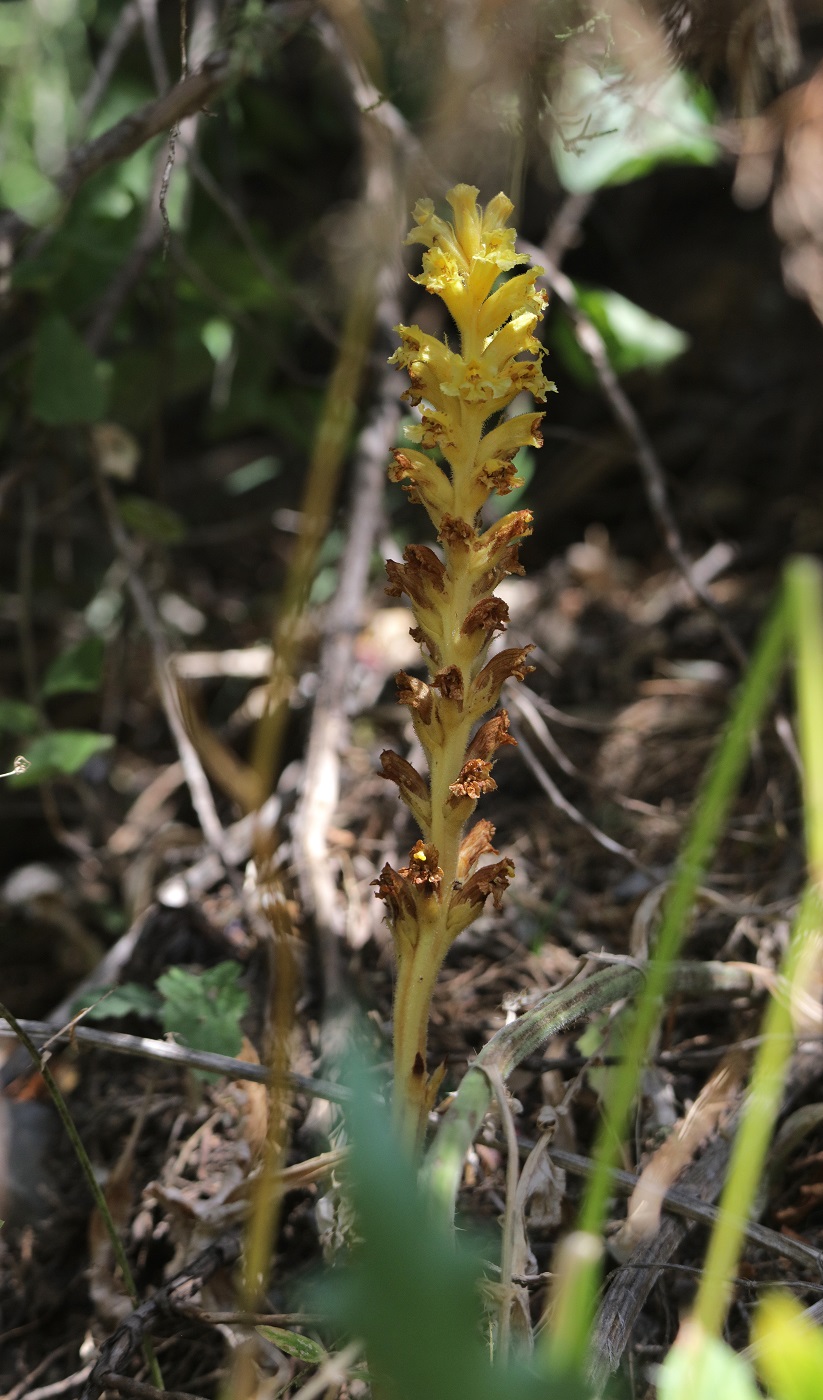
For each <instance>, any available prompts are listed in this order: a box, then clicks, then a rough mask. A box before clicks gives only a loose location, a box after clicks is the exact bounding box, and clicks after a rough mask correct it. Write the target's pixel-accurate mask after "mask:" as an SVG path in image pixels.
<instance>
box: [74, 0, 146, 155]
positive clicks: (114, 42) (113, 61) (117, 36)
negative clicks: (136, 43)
mask: <svg viewBox="0 0 823 1400" xmlns="http://www.w3.org/2000/svg"><path fill="white" fill-rule="evenodd" d="M139 23H140V6H139V4H138V0H129V3H128V4H126V5H124V6H123V8H122V10H121V11H120V14H119V15H118V16H117V22H116V24H115V26H114V28H113V29H112V31H111V34H110V35H109V37H108V39H107V40H106V42H105V44H104V46H103V49H102V51H101V53H100V57H99V58H98V60H97V67H96V68H95V70H94V73H93V74H92V77H91V81H90V82H89V85H88V87H87V88H86V91H85V92H84V93H83V96H82V97H81V98H80V101H79V102H78V104H77V114H78V116H79V118H80V122H81V125H82V126H83V128H85V127H87V126H88V124H89V122H90V121H91V119H92V117H93V116H94V114H95V112H96V111H97V108H98V106H99V105H100V102H101V100H102V98H103V95H104V93H105V91H106V88H107V87H108V85H109V83H110V82H111V80H112V78H113V77H114V74H115V72H116V71H117V65H118V63H119V62H120V59H121V58H122V56H123V54H124V52H125V50H126V48H127V47H128V44H129V41H130V40H131V37H132V35H133V34H134V31H135V30H136V28H137V26H138V24H139Z"/></svg>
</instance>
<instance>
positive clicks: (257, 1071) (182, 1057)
mask: <svg viewBox="0 0 823 1400" xmlns="http://www.w3.org/2000/svg"><path fill="white" fill-rule="evenodd" d="M0 1018H2V1019H5V1020H8V1021H9V1026H12V1024H14V1025H17V1026H19V1027H20V1028H21V1030H22V1031H23V1032H24V1033H25V1035H26V1036H27V1037H28V1038H29V1039H30V1041H31V1043H32V1048H34V1046H36V1045H37V1044H38V1043H42V1042H43V1041H46V1040H48V1041H52V1040H54V1041H55V1042H65V1043H71V1042H72V1041H78V1042H79V1043H80V1044H81V1045H88V1046H90V1047H91V1048H93V1049H96V1050H108V1051H110V1052H111V1053H112V1054H113V1055H131V1056H133V1057H135V1058H137V1059H141V1060H162V1061H163V1062H164V1063H165V1064H171V1065H180V1066H181V1068H187V1069H199V1070H205V1071H206V1072H207V1073H209V1074H221V1075H224V1076H225V1077H226V1078H227V1079H241V1080H242V1079H248V1080H251V1081H252V1082H253V1083H255V1084H269V1083H271V1071H270V1070H269V1069H268V1068H267V1067H266V1066H265V1065H255V1064H250V1063H248V1062H247V1061H246V1060H234V1059H232V1058H231V1056H230V1055H215V1054H212V1052H211V1051H209V1050H190V1049H189V1048H188V1047H187V1046H185V1045H175V1044H174V1042H173V1041H168V1040H152V1039H151V1038H150V1037H148V1036H140V1035H126V1034H125V1033H123V1032H121V1031H97V1030H94V1029H93V1028H92V1027H90V1026H74V1027H73V1028H72V1029H70V1030H63V1031H55V1028H54V1026H53V1025H50V1024H48V1022H44V1021H17V1022H14V1023H12V1021H11V1020H9V1017H8V1016H7V1014H6V1012H5V1011H0ZM16 1034H17V1032H16V1031H15V1030H7V1029H6V1028H5V1027H4V1026H2V1025H0V1039H4V1038H8V1037H10V1036H11V1035H16ZM35 1053H36V1052H35ZM33 1058H34V1057H33ZM35 1063H39V1062H38V1061H37V1060H35ZM285 1077H286V1079H287V1080H288V1083H289V1084H290V1085H291V1087H292V1089H293V1090H294V1091H295V1092H296V1093H299V1094H308V1095H310V1096H311V1097H312V1098H319V1099H329V1100H330V1101H331V1102H332V1103H340V1104H345V1103H349V1101H350V1099H351V1091H350V1090H349V1089H345V1088H343V1087H342V1086H341V1085H340V1084H332V1083H331V1082H330V1081H328V1080H325V1079H311V1078H309V1076H308V1075H304V1074H295V1073H294V1071H293V1070H289V1071H288V1073H287V1075H286V1076H285Z"/></svg>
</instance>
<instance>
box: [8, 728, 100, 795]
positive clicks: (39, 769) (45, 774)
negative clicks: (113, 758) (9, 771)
mask: <svg viewBox="0 0 823 1400" xmlns="http://www.w3.org/2000/svg"><path fill="white" fill-rule="evenodd" d="M113 743H114V739H113V738H112V736H111V734H96V733H94V732H93V731H92V730H90V729H58V730H55V732H54V733H53V734H41V735H40V736H39V737H38V738H37V739H32V741H31V743H29V744H27V745H26V753H25V757H26V758H27V760H28V763H29V767H28V768H27V770H26V771H25V773H16V774H15V775H14V777H12V778H9V783H10V784H11V785H12V786H14V787H34V786H35V785H36V784H37V783H44V782H48V780H49V779H50V778H56V777H59V776H60V775H61V774H63V775H65V774H70V773H77V772H79V771H80V769H81V768H82V767H83V765H84V764H86V763H88V761H89V759H90V758H93V757H94V755H95V754H98V753H104V752H105V750H106V749H110V748H111V747H112V745H113Z"/></svg>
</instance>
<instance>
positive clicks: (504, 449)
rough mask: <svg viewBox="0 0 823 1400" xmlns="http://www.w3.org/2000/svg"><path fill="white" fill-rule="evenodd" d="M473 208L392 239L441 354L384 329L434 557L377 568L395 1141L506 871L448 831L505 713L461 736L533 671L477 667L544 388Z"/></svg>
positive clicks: (522, 666) (491, 622)
mask: <svg viewBox="0 0 823 1400" xmlns="http://www.w3.org/2000/svg"><path fill="white" fill-rule="evenodd" d="M477 195H478V191H477V190H476V189H475V188H474V187H473V186H471V185H456V186H455V188H454V189H453V190H451V191H450V192H449V193H448V194H447V196H446V198H447V200H448V202H449V204H450V205H451V208H452V211H453V214H454V222H453V223H447V222H446V221H445V220H443V219H441V218H439V217H438V216H437V215H436V214H435V212H434V206H433V204H432V202H431V200H428V199H424V200H420V201H419V203H418V204H417V206H416V207H415V210H414V219H415V223H416V227H415V228H414V229H413V230H412V232H411V233H410V234H409V236H408V238H407V240H406V241H407V243H411V244H413V243H422V244H423V246H424V248H425V252H424V253H423V272H422V274H421V275H420V276H419V277H415V278H413V280H414V281H415V282H418V283H419V284H420V285H421V286H423V287H425V288H426V290H427V291H428V292H431V293H432V294H433V295H435V296H439V297H441V298H442V300H443V301H444V302H445V304H446V307H447V309H448V311H449V313H450V314H451V316H452V319H453V320H454V322H455V324H456V326H457V329H458V331H459V334H460V350H459V352H456V351H453V350H451V349H449V347H448V345H447V344H444V343H441V342H440V341H439V340H436V339H435V338H434V337H433V336H431V335H427V334H426V333H425V332H424V331H422V330H421V329H420V327H419V326H398V327H397V331H398V334H399V336H400V339H401V345H400V348H399V349H398V350H397V351H396V352H395V354H394V355H393V356H392V359H391V361H390V363H393V364H396V365H398V366H399V367H402V368H403V369H405V370H407V371H408V375H409V379H410V381H411V387H410V388H409V389H408V390H407V391H406V393H405V395H404V397H405V398H406V399H408V401H409V402H410V403H412V404H413V405H418V404H422V405H423V408H422V414H421V421H420V423H419V424H416V425H414V426H412V427H410V428H407V430H406V434H407V437H408V438H409V439H410V440H411V441H412V442H416V443H418V444H419V445H420V447H421V448H426V449H428V451H418V450H415V449H414V448H411V447H409V448H406V449H403V450H397V451H395V453H394V458H395V461H394V464H393V466H392V467H391V468H390V471H389V475H390V477H391V479H392V480H393V481H398V482H405V483H407V484H406V485H405V486H404V489H405V490H406V492H407V493H408V496H409V499H410V500H412V501H416V502H419V503H420V504H422V505H423V506H424V507H425V509H426V511H427V512H428V514H429V517H430V519H431V521H432V524H433V525H434V528H435V530H436V531H437V538H438V541H439V542H440V545H441V547H442V559H441V558H440V556H439V555H438V554H437V553H435V551H434V550H433V549H430V548H429V547H428V546H427V545H409V546H408V547H407V549H406V550H405V551H404V555H403V558H404V563H402V564H397V563H393V562H389V563H388V564H387V565H386V570H387V573H388V576H389V588H388V590H387V591H388V592H389V593H390V594H391V595H392V596H393V597H400V595H401V594H402V593H406V594H407V595H408V598H409V600H410V602H411V606H412V610H413V612H414V617H415V622H416V626H415V627H414V628H412V633H411V635H412V636H413V637H414V638H415V640H416V641H417V642H418V643H419V645H420V648H421V650H422V652H423V656H424V658H425V661H426V664H427V666H428V669H429V679H428V681H422V680H419V679H418V678H416V677H414V676H410V675H407V674H406V673H405V672H403V671H401V672H400V673H399V674H398V676H397V686H398V696H397V698H398V701H399V703H400V704H402V705H406V706H408V708H409V710H410V712H411V718H412V723H413V725H414V729H415V733H416V734H417V737H418V739H419V740H420V743H421V745H422V748H423V751H424V753H425V756H426V761H427V763H428V769H429V778H428V782H426V780H425V779H424V777H423V776H422V775H421V774H420V773H418V772H417V770H416V769H415V768H413V767H412V765H411V764H410V763H408V762H407V761H406V760H405V759H403V758H401V757H400V756H399V755H398V754H396V753H394V752H392V751H391V750H386V751H385V752H384V753H383V754H382V756H381V757H382V764H383V772H384V775H385V776H386V777H387V778H390V779H391V780H392V782H395V783H396V784H397V786H398V788H399V790H400V796H401V798H402V799H403V801H404V802H405V804H406V806H407V807H408V808H409V811H410V812H411V814H412V816H413V817H414V819H415V821H416V822H417V824H418V826H419V827H420V831H421V833H422V836H421V839H420V840H418V841H417V842H416V844H415V845H414V846H413V847H412V850H411V852H410V855H409V862H408V865H407V866H405V867H404V868H403V869H402V870H394V869H392V867H391V866H390V865H386V866H385V867H384V869H383V871H382V872H381V875H380V879H379V880H378V881H376V882H375V883H376V884H377V885H378V895H379V896H380V898H381V899H383V900H384V901H385V903H386V905H387V909H388V923H389V926H390V928H391V931H392V935H393V938H394V944H395V950H396V955H397V985H396V991H395V1004H394V1069H395V1106H396V1114H397V1117H398V1121H399V1123H400V1125H401V1128H402V1131H403V1134H404V1136H405V1137H406V1138H407V1139H408V1140H409V1141H412V1142H419V1140H420V1138H421V1136H422V1133H423V1130H424V1128H425V1122H426V1116H427V1113H428V1111H429V1109H430V1108H431V1106H432V1105H433V1102H434V1099H435V1095H436V1093H437V1089H438V1086H439V1084H440V1081H441V1079H442V1074H443V1070H442V1067H441V1068H440V1069H438V1070H436V1071H435V1072H434V1073H433V1074H431V1075H429V1074H428V1073H427V1069H426V1039H427V1030H428V1021H429V1008H430V1004H431V997H432V991H433V988H434V983H435V980H436V978H437V974H438V972H439V970H440V967H441V965H442V963H443V959H444V958H445V956H446V953H447V951H448V949H449V947H450V946H451V944H452V942H453V941H454V939H455V938H456V937H457V935H458V934H459V933H460V932H462V930H463V929H465V928H466V927H468V925H469V924H470V923H472V922H473V920H474V919H476V918H477V916H478V915H479V913H480V911H481V910H482V908H483V905H484V903H485V901H486V899H487V897H488V896H489V895H490V894H491V895H492V897H493V899H494V903H495V906H499V901H500V897H501V895H502V894H503V891H504V890H505V889H506V887H507V885H508V883H509V881H510V880H511V878H512V875H513V873H514V867H513V865H512V862H511V861H510V860H508V859H503V860H497V861H495V862H494V863H492V864H486V865H483V866H481V867H480V868H478V862H479V861H480V860H481V859H482V857H484V856H487V855H493V856H496V855H497V854H498V853H497V851H495V849H494V847H493V846H492V844H491V841H492V837H493V835H494V827H493V826H492V825H491V823H490V822H488V821H479V822H477V823H476V824H475V825H474V826H473V827H472V828H471V829H470V830H469V832H468V834H464V833H465V827H466V823H467V821H468V820H469V818H470V817H471V816H472V814H473V812H474V810H475V807H476V805H477V801H478V799H479V798H480V797H481V796H482V795H483V793H486V792H492V791H493V790H494V788H495V786H496V784H495V782H494V780H493V779H492V776H491V770H492V764H493V761H494V755H495V752H496V751H497V749H499V748H500V747H501V746H502V745H504V744H513V743H514V742H515V740H514V739H513V738H512V737H511V735H510V734H509V732H508V728H509V719H508V715H507V713H506V711H505V710H500V711H499V712H498V713H497V714H496V715H494V716H493V717H492V718H491V719H488V720H486V722H485V723H484V724H482V725H480V727H479V728H478V729H477V730H476V732H475V733H474V734H473V731H474V730H475V726H476V725H477V723H478V721H479V720H481V719H482V718H483V716H484V715H485V714H487V712H488V711H489V710H490V709H492V708H493V707H494V706H495V705H496V704H497V702H498V700H499V698H500V691H501V688H502V686H503V684H504V682H505V681H506V680H508V679H509V678H510V677H516V678H517V679H518V680H522V679H523V677H524V676H525V675H526V674H527V673H528V672H529V671H530V670H533V667H531V666H529V665H527V662H526V658H527V656H528V653H529V652H530V651H531V650H532V648H531V647H530V646H525V647H514V648H510V649H508V650H504V651H500V652H498V653H497V654H496V655H495V656H493V657H491V659H488V649H489V643H490V641H491V639H492V637H493V636H494V635H495V633H496V632H502V631H504V630H505V627H506V623H507V620H508V609H507V607H506V604H505V603H504V602H503V600H502V599H501V598H497V597H495V596H494V589H495V588H496V587H497V585H498V584H499V583H500V582H501V580H502V579H503V578H505V577H506V575H507V574H522V573H523V568H522V565H521V564H520V562H519V558H518V547H519V546H518V542H519V540H520V539H522V538H523V536H525V535H528V534H529V533H530V531H531V524H532V516H531V512H530V511H527V510H518V511H513V512H511V513H510V514H509V515H505V516H503V518H502V519H500V520H498V521H497V522H496V523H495V524H493V525H491V526H490V527H489V528H488V529H486V530H484V529H483V526H482V523H481V514H480V513H481V510H482V507H483V505H484V504H485V502H486V501H487V499H488V497H489V496H490V495H491V494H492V492H494V491H497V492H498V493H499V494H500V495H501V496H505V495H507V494H508V493H509V492H510V491H511V490H512V489H513V488H514V487H515V486H518V485H520V484H521V483H520V481H519V480H518V478H517V476H516V472H515V467H514V457H515V455H516V454H517V452H518V451H519V449H520V448H521V447H525V446H533V447H539V446H540V445H541V443H542V439H541V437H540V423H541V420H542V417H543V415H542V414H541V413H533V412H530V413H519V414H516V415H515V416H514V417H508V418H507V417H505V410H506V409H507V408H508V406H509V405H510V404H512V403H513V401H514V400H515V399H516V398H517V397H518V395H519V394H521V393H522V392H523V391H524V390H526V391H528V392H530V393H531V394H532V395H533V396H534V398H535V399H537V400H538V401H539V402H540V403H543V402H545V398H546V394H547V393H548V392H549V391H550V390H552V389H553V388H554V385H553V384H550V383H549V382H548V381H547V380H546V379H545V378H544V376H543V372H542V358H543V354H544V351H543V347H542V346H541V345H540V343H539V341H538V340H536V339H535V337H534V334H533V332H534V329H535V326H536V325H537V323H538V321H539V320H540V317H541V316H542V314H543V311H544V308H545V300H546V299H545V294H544V292H542V291H541V290H539V289H538V288H537V287H536V285H535V283H536V279H537V277H538V276H539V275H540V272H541V270H542V269H539V268H533V269H532V270H531V271H529V272H522V273H518V274H517V275H515V276H512V277H504V278H502V279H501V274H507V273H509V272H511V270H512V269H513V268H515V267H516V266H517V265H518V264H520V263H525V262H528V258H526V257H524V256H523V255H522V254H519V253H517V252H516V251H515V237H516V235H515V231H514V229H512V228H507V227H506V223H507V220H508V218H509V216H510V214H511V212H512V208H513V206H512V203H511V201H510V200H509V199H508V198H507V197H506V196H505V195H503V194H498V195H497V196H496V197H495V198H494V199H492V200H491V202H490V203H489V204H488V205H487V206H486V207H485V209H482V210H481V209H480V208H478V205H477ZM498 281H499V285H496V284H497V283H498ZM490 419H494V420H495V421H494V423H493V425H492V426H490V427H489V426H487V425H488V424H489V420H490ZM433 449H436V450H437V451H438V452H439V454H440V457H441V458H442V460H443V461H444V462H445V464H446V466H447V467H448V473H447V472H446V471H444V470H443V468H442V467H441V466H440V465H439V462H438V460H437V459H436V458H435V457H434V456H433V455H432V450H433ZM472 734H473V737H472Z"/></svg>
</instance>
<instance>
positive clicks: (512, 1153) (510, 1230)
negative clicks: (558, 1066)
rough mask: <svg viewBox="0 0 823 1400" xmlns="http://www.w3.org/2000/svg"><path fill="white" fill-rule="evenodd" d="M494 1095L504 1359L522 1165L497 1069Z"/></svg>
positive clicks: (493, 1075)
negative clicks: (501, 1198)
mask: <svg viewBox="0 0 823 1400" xmlns="http://www.w3.org/2000/svg"><path fill="white" fill-rule="evenodd" d="M487 1073H488V1076H489V1079H490V1081H491V1084H492V1087H493V1088H494V1095H495V1098H496V1099H497V1107H498V1109H499V1111H500V1121H501V1122H502V1124H503V1132H504V1134H505V1137H506V1209H505V1213H504V1216H503V1239H502V1243H501V1246H500V1289H501V1293H500V1310H499V1321H498V1331H497V1349H498V1353H499V1356H500V1359H501V1361H504V1360H505V1359H506V1357H507V1356H508V1354H509V1348H510V1346H511V1327H512V1284H513V1282H514V1280H513V1276H512V1260H513V1258H514V1232H515V1228H516V1213H517V1181H518V1175H519V1168H520V1157H519V1152H518V1147H517V1131H516V1129H515V1126H514V1117H513V1115H512V1111H511V1105H510V1104H509V1099H508V1095H507V1093H506V1086H505V1084H504V1083H503V1077H502V1075H501V1073H500V1071H499V1070H498V1069H489V1070H488V1071H487Z"/></svg>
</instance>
